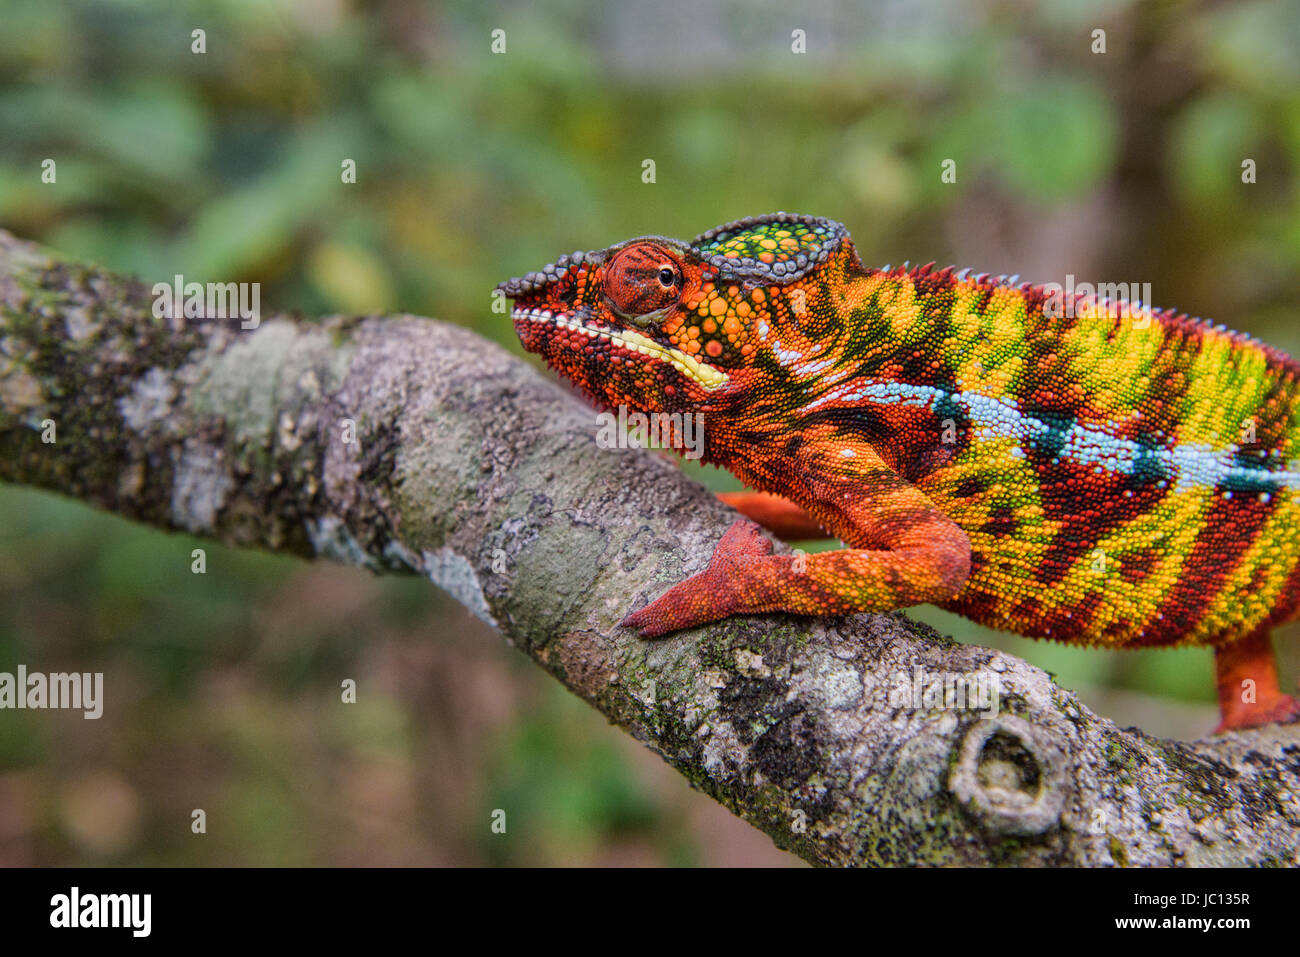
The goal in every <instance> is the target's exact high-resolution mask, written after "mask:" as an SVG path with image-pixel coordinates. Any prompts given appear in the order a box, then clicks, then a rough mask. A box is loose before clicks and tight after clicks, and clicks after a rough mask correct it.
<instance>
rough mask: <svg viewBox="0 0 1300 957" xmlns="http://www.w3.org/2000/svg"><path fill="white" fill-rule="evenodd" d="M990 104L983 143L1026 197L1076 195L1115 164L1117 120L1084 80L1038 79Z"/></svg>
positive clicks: (1009, 181)
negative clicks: (991, 113)
mask: <svg viewBox="0 0 1300 957" xmlns="http://www.w3.org/2000/svg"><path fill="white" fill-rule="evenodd" d="M992 109H993V110H994V111H995V112H994V119H993V122H992V124H991V125H990V128H989V130H988V131H987V138H986V139H985V140H984V143H983V145H984V146H985V147H986V148H987V149H988V151H989V153H990V154H991V155H993V156H995V157H996V164H997V171H998V172H999V173H1000V174H1001V175H1002V178H1003V179H1004V181H1005V182H1006V183H1007V185H1008V186H1010V187H1011V188H1012V189H1014V190H1017V191H1020V192H1023V193H1024V194H1026V195H1027V196H1028V197H1029V198H1031V199H1038V200H1058V201H1059V200H1066V199H1069V198H1071V197H1074V196H1078V195H1080V194H1082V193H1085V192H1087V191H1088V190H1090V189H1092V188H1093V187H1094V186H1096V185H1097V184H1098V183H1099V182H1100V181H1101V179H1102V178H1103V177H1104V176H1105V175H1106V174H1108V173H1109V172H1110V170H1111V167H1112V166H1113V165H1114V162H1115V153H1116V149H1117V146H1118V139H1119V130H1118V126H1119V124H1118V120H1117V118H1116V116H1115V110H1114V107H1113V106H1112V105H1111V103H1110V101H1109V100H1107V99H1106V97H1105V96H1104V95H1103V94H1102V93H1101V92H1100V91H1099V90H1098V89H1097V87H1096V86H1095V85H1094V84H1093V83H1091V82H1089V81H1082V80H1077V81H1072V80H1064V79H1045V80H1041V81H1039V82H1035V83H1032V84H1028V85H1026V86H1025V87H1024V88H1023V89H1021V90H1018V91H1017V92H1016V93H1014V94H1012V95H1010V96H1007V97H1006V98H1004V99H1001V100H999V101H998V102H997V103H996V105H995V106H993V107H992Z"/></svg>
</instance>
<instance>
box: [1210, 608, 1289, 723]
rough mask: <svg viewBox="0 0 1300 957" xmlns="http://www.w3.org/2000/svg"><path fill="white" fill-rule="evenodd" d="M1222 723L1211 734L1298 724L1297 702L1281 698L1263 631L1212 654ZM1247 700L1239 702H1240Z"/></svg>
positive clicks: (1274, 665) (1271, 657)
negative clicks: (1262, 726) (1261, 726)
mask: <svg viewBox="0 0 1300 957" xmlns="http://www.w3.org/2000/svg"><path fill="white" fill-rule="evenodd" d="M1214 676H1215V684H1216V686H1217V688H1218V692H1219V714H1220V716H1221V717H1222V720H1221V721H1220V722H1219V726H1218V727H1217V728H1215V729H1214V733H1215V734H1222V733H1223V732H1224V731H1236V730H1240V729H1242V728H1257V727H1259V726H1260V725H1265V724H1274V723H1277V724H1286V723H1289V722H1291V721H1296V720H1300V701H1297V700H1296V699H1295V698H1293V697H1291V695H1289V694H1284V693H1283V692H1282V689H1281V687H1280V686H1279V684H1278V680H1277V660H1276V659H1275V658H1274V657H1273V645H1272V642H1271V641H1270V640H1269V633H1268V631H1267V630H1266V629H1262V630H1260V631H1256V632H1254V633H1253V634H1250V635H1247V636H1246V637H1245V638H1240V639H1238V640H1237V641H1234V642H1233V643H1231V644H1229V645H1224V646H1222V647H1220V648H1216V649H1215V650H1214ZM1243 698H1244V699H1248V700H1242V699H1243Z"/></svg>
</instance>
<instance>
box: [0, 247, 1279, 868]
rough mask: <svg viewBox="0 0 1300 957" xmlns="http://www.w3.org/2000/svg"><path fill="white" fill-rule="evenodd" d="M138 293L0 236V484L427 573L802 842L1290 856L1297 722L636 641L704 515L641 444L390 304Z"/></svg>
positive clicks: (1053, 855)
mask: <svg viewBox="0 0 1300 957" xmlns="http://www.w3.org/2000/svg"><path fill="white" fill-rule="evenodd" d="M152 305H153V297H152V295H151V293H150V289H149V287H147V286H145V285H143V284H141V283H139V282H136V281H132V280H127V279H124V278H121V277H118V276H115V275H113V274H111V273H109V272H106V271H104V270H102V269H97V268H91V267H87V266H83V265H79V264H75V263H70V262H67V261H64V260H61V259H60V258H58V257H57V256H54V255H52V254H50V253H48V252H45V251H44V250H41V249H39V248H38V247H35V246H33V245H31V244H28V243H25V242H22V241H19V240H16V239H14V238H13V237H12V236H9V235H8V234H5V233H3V232H0V478H3V479H4V480H7V481H10V482H20V483H24V484H29V485H36V486H41V487H44V488H48V489H53V490H56V491H59V492H62V493H64V494H66V495H70V496H73V497H75V498H77V499H80V500H82V501H85V502H89V503H93V504H95V505H97V506H99V507H101V508H105V509H108V510H110V511H113V512H116V513H118V514H121V515H125V516H128V517H130V518H133V519H136V520H139V521H142V522H147V523H149V524H151V525H156V526H159V527H162V528H169V529H184V530H187V531H189V532H192V533H197V534H201V535H207V536H212V537H214V538H218V539H221V540H223V541H225V542H229V543H234V544H237V545H243V546H249V547H260V548H268V549H274V550H276V551H284V552H292V553H296V554H298V555H301V556H304V557H323V558H331V559H335V560H338V561H342V562H347V563H349V564H353V565H360V566H362V567H365V568H368V569H370V570H372V571H376V572H387V571H401V572H414V573H416V574H420V575H424V576H426V577H428V578H430V579H431V580H432V581H433V582H435V583H436V584H438V585H439V586H441V587H442V588H444V589H446V590H447V591H448V592H450V593H451V594H452V595H453V596H455V597H456V598H457V599H458V600H460V601H461V602H463V603H464V604H465V605H467V606H468V607H470V608H471V609H473V610H474V611H475V612H477V613H478V615H480V616H481V617H482V618H484V619H485V620H486V621H488V622H490V623H492V624H493V625H494V626H495V627H496V628H498V629H499V630H500V631H501V633H502V634H503V635H504V636H505V637H506V640H507V641H508V642H510V643H511V644H512V645H514V646H515V647H517V648H519V649H520V650H522V651H523V652H524V653H526V654H527V655H529V656H530V657H532V658H533V659H534V660H535V661H536V662H537V663H538V664H540V665H541V666H542V667H543V668H545V669H546V670H547V671H548V672H550V673H551V674H552V675H554V676H555V677H556V678H557V679H559V680H560V681H561V682H563V683H564V684H565V685H566V686H567V687H568V688H569V689H570V690H572V691H573V692H574V693H575V694H578V695H581V696H582V697H583V698H585V699H586V700H587V701H588V702H590V703H591V704H592V705H593V706H594V707H595V708H597V709H598V710H599V711H600V712H601V713H603V714H604V715H605V716H606V717H607V718H608V719H609V720H610V721H612V722H614V723H616V724H618V725H619V726H620V727H622V728H623V729H625V730H626V731H627V732H629V733H630V734H632V735H634V736H635V737H636V738H638V739H639V740H641V741H643V742H644V743H646V744H647V745H648V746H649V747H651V748H652V749H654V750H655V751H656V752H658V753H659V754H660V755H662V756H663V757H664V759H665V760H667V761H668V762H669V763H671V764H672V765H673V766H674V767H676V768H677V769H678V770H679V771H680V772H681V773H682V774H684V775H685V776H686V777H687V779H689V780H690V781H691V783H692V784H694V785H695V786H696V787H698V788H700V789H701V790H703V791H705V792H706V793H708V794H709V795H711V796H712V797H714V798H715V799H717V800H718V801H720V802H721V803H722V804H723V805H725V806H726V807H727V808H729V809H730V810H731V811H733V812H734V813H736V814H738V815H740V816H741V817H743V818H745V819H746V820H748V821H750V822H752V823H753V824H755V825H757V826H758V827H759V828H761V829H763V830H764V831H766V832H767V833H768V834H770V835H771V836H772V838H773V840H774V841H775V842H776V843H777V845H779V846H780V847H783V848H786V849H788V850H791V851H793V852H795V853H796V854H799V855H800V856H802V857H804V858H806V859H807V860H809V861H812V862H815V863H821V864H917V863H920V864H1003V865H1006V864H1020V865H1051V864H1075V865H1113V864H1120V865H1147V864H1166V865H1167V864H1175V865H1211V864H1243V863H1244V864H1296V863H1298V862H1300V860H1298V851H1297V847H1300V734H1298V733H1297V731H1296V729H1294V728H1290V729H1284V728H1269V729H1264V730H1259V731H1252V732H1247V733H1236V734H1229V735H1226V736H1223V737H1220V738H1215V739H1207V740H1203V741H1197V742H1193V743H1182V742H1176V741H1169V740H1162V739H1159V738H1155V737H1152V736H1149V735H1146V734H1144V733H1142V732H1141V731H1138V730H1136V729H1127V730H1121V729H1119V728H1116V727H1115V725H1114V724H1113V723H1112V722H1110V721H1108V720H1105V719H1104V718H1100V717H1098V716H1097V715H1094V714H1092V713H1091V712H1089V711H1088V709H1087V708H1085V707H1083V706H1082V705H1080V704H1079V702H1078V700H1077V698H1076V697H1075V695H1074V694H1073V693H1071V692H1069V691H1066V690H1064V689H1062V688H1059V687H1057V686H1056V685H1055V684H1054V683H1053V682H1052V681H1051V679H1050V678H1049V676H1048V675H1047V674H1046V673H1044V672H1043V671H1041V670H1039V669H1038V668H1034V667H1032V666H1030V665H1029V664H1027V663H1026V662H1024V661H1021V660H1019V659H1017V658H1014V657H1012V656H1010V655H1007V654H1005V653H1003V652H998V651H991V650H988V649H985V648H980V647H975V646H969V645H962V644H959V643H957V642H955V641H953V640H952V639H950V638H946V637H943V636H942V635H939V634H937V633H935V632H934V631H932V630H931V629H929V628H926V627H924V626H922V625H919V624H916V623H915V622H912V621H910V620H909V619H908V618H907V617H905V616H904V615H902V614H892V615H858V616H855V617H852V618H846V619H828V620H822V621H811V620H798V619H792V618H785V617H780V616H773V617H770V618H745V619H737V620H731V621H727V622H723V623H719V624H716V625H714V626H711V627H705V628H699V629H695V630H693V631H690V632H687V633H684V634H681V635H677V636H675V637H671V638H668V639H665V640H659V641H644V640H642V639H640V638H638V637H636V636H635V635H633V634H631V633H629V632H628V631H626V630H623V629H620V628H619V627H618V624H617V622H618V621H619V619H620V618H621V617H622V616H623V615H624V614H625V613H626V612H627V611H628V610H629V608H631V607H635V606H639V605H641V604H644V603H645V602H646V601H648V600H649V599H650V598H651V597H653V596H654V595H656V594H658V593H659V592H660V591H661V590H662V589H663V588H664V587H665V586H667V585H668V584H669V583H671V582H675V581H678V580H679V579H681V578H682V577H684V576H685V575H688V574H690V573H693V572H695V571H698V570H700V569H701V568H702V567H703V566H704V564H705V563H706V562H707V559H708V557H709V555H710V553H711V551H712V547H713V545H714V544H715V543H716V542H717V540H718V538H719V537H720V536H721V534H722V532H723V531H724V530H725V529H726V528H727V526H728V525H729V524H730V520H731V518H732V517H733V516H732V515H731V513H730V512H729V511H728V510H727V509H726V508H725V507H724V506H722V505H721V504H719V503H718V502H717V501H715V500H714V499H713V498H712V496H710V495H709V494H708V493H707V492H706V491H705V490H704V489H702V488H700V487H699V486H697V485H696V484H694V483H693V482H691V481H690V480H688V479H687V478H685V477H684V476H683V475H682V474H680V472H679V471H678V470H677V469H676V468H675V467H674V466H673V465H672V464H671V463H670V462H667V461H665V460H664V459H663V458H661V457H660V456H658V455H656V454H653V453H648V452H638V451H634V450H628V451H620V452H610V451H604V450H602V449H600V448H598V447H597V446H596V441H595V434H596V429H595V422H594V417H593V414H592V413H591V412H590V411H589V410H587V409H586V408H585V407H584V406H582V405H581V404H580V403H579V402H578V401H576V400H575V399H573V398H572V397H570V395H569V394H568V393H566V392H565V391H564V390H562V389H561V388H560V387H558V386H557V385H556V384H554V383H552V382H550V381H548V380H547V379H546V378H545V377H544V376H543V375H541V374H539V373H538V372H537V371H535V370H534V369H533V368H532V367H531V366H530V365H529V364H528V363H526V362H523V361H521V360H519V359H517V358H514V357H512V356H511V355H510V354H509V353H507V352H506V351H505V350H503V349H501V348H499V347H498V346H496V345H494V344H492V343H490V342H487V341H485V340H483V339H481V338H479V337H477V336H475V335H473V334H471V333H469V332H467V331H466V330H464V329H461V328H458V327H457V326H454V325H448V324H446V323H442V322H436V321H433V320H428V319H421V318H416V317H411V316H396V317H383V318H378V317H372V318H364V319H337V318H330V319H324V320H321V321H319V322H302V321H291V320H288V319H279V318H277V319H271V320H267V321H263V322H262V323H261V325H260V326H259V327H258V328H257V329H256V330H254V331H243V330H241V329H240V327H239V322H238V320H235V319H224V320H223V319H184V320H179V319H169V318H163V319H157V318H155V317H154V316H153V314H152ZM46 420H52V421H53V422H54V424H55V428H56V433H55V434H56V438H57V441H56V442H54V443H53V444H49V443H46V442H44V441H42V431H43V423H45V422H46ZM350 423H351V424H354V428H355V440H354V441H346V440H345V439H346V438H347V430H348V429H349V428H350V427H353V426H350ZM778 547H780V546H778ZM914 666H919V667H921V668H922V669H924V671H925V672H926V673H928V674H937V673H956V674H961V675H968V676H969V675H974V674H976V673H982V674H985V675H991V674H996V675H997V676H998V679H999V681H1000V685H1001V694H1002V697H1001V702H1000V711H999V713H998V715H997V716H996V717H993V718H984V717H981V716H980V712H978V711H974V710H960V709H944V708H942V707H934V708H924V707H921V708H914V707H907V706H903V705H901V704H899V703H898V702H897V700H895V702H894V703H893V704H891V696H890V691H891V689H893V688H895V687H896V685H897V676H898V675H900V674H905V675H909V676H910V675H911V674H912V669H913V667H914Z"/></svg>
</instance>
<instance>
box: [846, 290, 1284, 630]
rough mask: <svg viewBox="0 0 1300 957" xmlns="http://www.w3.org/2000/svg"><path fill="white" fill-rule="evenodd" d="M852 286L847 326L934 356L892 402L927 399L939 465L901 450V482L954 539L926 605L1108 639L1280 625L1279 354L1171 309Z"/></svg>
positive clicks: (996, 623) (921, 451) (1010, 624)
mask: <svg viewBox="0 0 1300 957" xmlns="http://www.w3.org/2000/svg"><path fill="white" fill-rule="evenodd" d="M864 282H865V283H867V284H868V285H870V284H872V283H876V284H877V290H876V291H875V292H874V293H868V294H867V295H866V296H865V298H864V307H863V313H862V314H863V315H864V317H865V316H870V315H872V314H873V313H876V312H877V309H876V308H873V306H872V304H871V303H872V300H873V299H874V304H875V306H876V307H878V317H877V319H876V321H883V322H885V323H887V324H888V326H889V328H890V332H889V338H890V339H891V341H893V342H895V343H899V344H904V343H913V344H921V343H923V344H924V345H923V347H922V348H921V349H920V350H918V349H916V348H912V349H911V350H910V351H911V352H916V351H921V352H923V353H924V354H927V355H930V356H934V355H939V356H945V357H950V358H948V359H947V360H946V361H944V362H943V363H942V364H941V365H940V366H939V368H937V369H936V368H934V367H933V366H931V367H928V372H927V374H925V375H916V374H909V373H908V372H906V371H905V372H903V374H902V375H901V376H900V377H899V381H897V382H896V383H895V388H894V393H895V398H896V400H897V401H899V402H907V401H909V400H911V401H917V400H919V399H921V398H922V397H924V398H925V399H926V400H927V406H928V408H929V409H930V410H931V411H932V413H933V415H934V416H935V418H937V419H939V421H937V422H935V423H933V426H937V431H938V434H940V436H941V441H940V449H941V450H943V449H945V448H946V449H947V452H948V454H940V455H938V456H936V454H935V450H934V448H933V445H932V444H931V446H930V447H929V448H924V447H917V448H914V449H911V450H906V451H904V454H903V456H902V457H903V458H905V459H908V460H909V461H910V462H911V463H913V466H912V468H911V469H908V468H907V464H906V463H900V464H901V465H903V469H902V470H903V471H904V472H906V471H914V473H917V474H914V475H913V476H911V477H912V478H913V481H915V482H916V484H917V485H918V486H920V487H921V488H922V489H923V490H924V491H925V492H926V493H927V494H928V495H929V496H930V497H931V498H932V499H933V500H934V501H935V502H936V504H937V505H938V506H939V507H940V508H941V509H943V511H945V512H946V513H948V514H949V515H950V516H952V518H953V519H954V520H955V521H956V522H957V524H958V525H960V526H961V527H962V528H963V529H964V530H965V531H966V532H967V534H968V535H969V536H970V540H971V547H972V553H973V564H972V570H971V576H970V579H969V582H968V584H967V586H966V588H965V589H964V590H963V591H962V592H961V593H960V594H959V595H958V596H957V597H956V598H955V599H954V600H953V601H951V602H950V603H949V605H948V607H950V608H951V609H952V610H954V611H957V612H959V613H961V614H963V615H966V616H968V617H971V618H973V619H975V620H978V621H981V622H984V623H987V624H989V625H991V626H993V627H997V628H1002V629H1005V630H1013V631H1017V632H1020V633H1022V634H1027V635H1031V636H1034V637H1041V638H1050V639H1055V640H1060V641H1067V642H1071V643H1083V644H1104V645H1111V646H1146V645H1173V644H1184V643H1190V644H1220V643H1223V642H1227V641H1231V640H1233V639H1234V638H1236V637H1240V636H1241V635H1243V634H1246V633H1249V632H1251V631H1253V630H1255V629H1256V628H1258V627H1260V626H1261V625H1264V624H1272V623H1276V622H1279V621H1284V620H1287V619H1289V618H1291V617H1292V616H1293V615H1294V614H1295V612H1296V608H1297V605H1300V571H1298V569H1297V564H1298V562H1297V559H1300V497H1298V494H1297V493H1298V492H1300V469H1298V466H1297V464H1296V461H1295V460H1296V459H1297V457H1298V455H1297V443H1298V442H1300V422H1298V421H1297V402H1298V400H1300V367H1298V366H1297V364H1296V362H1295V361H1294V360H1293V359H1291V358H1290V357H1289V356H1287V355H1285V354H1284V353H1282V352H1280V351H1279V350H1276V349H1272V348H1270V347H1268V346H1265V345H1263V344H1262V343H1260V342H1258V341H1256V340H1254V339H1251V338H1249V337H1247V336H1244V335H1241V334H1238V333H1234V332H1230V331H1228V330H1226V329H1224V328H1223V327H1221V326H1212V325H1210V324H1208V323H1205V322H1202V321H1200V320H1195V319H1189V318H1188V317H1186V316H1182V315H1175V314H1173V313H1171V312H1153V311H1152V310H1151V309H1150V308H1149V307H1143V306H1139V305H1133V306H1131V307H1130V306H1128V304H1126V303H1116V304H1108V303H1105V302H1101V303H1098V302H1097V301H1095V300H1093V299H1079V300H1077V301H1074V302H1072V303H1070V304H1068V305H1069V308H1061V307H1062V306H1063V305H1065V304H1063V303H1062V302H1061V301H1060V299H1059V297H1057V298H1054V297H1052V296H1051V295H1050V294H1049V293H1048V292H1047V291H1045V290H1044V289H1043V288H1042V287H1032V286H1014V285H1010V284H1007V283H1005V282H999V281H995V280H989V279H986V278H984V277H981V278H979V279H966V280H962V279H959V278H958V277H956V276H955V275H953V274H952V272H951V271H950V270H944V271H939V272H932V271H929V270H926V269H921V270H913V271H910V272H903V271H901V270H899V271H891V272H889V273H882V274H875V275H869V276H868V278H867V279H866V280H864ZM1062 313H1067V314H1065V315H1063V314H1062ZM922 327H924V331H923V332H921V331H920V330H921V328H922ZM918 333H919V335H918ZM925 347H929V348H925ZM906 348H907V347H906V346H904V349H906ZM894 365H895V366H897V365H898V363H897V361H896V360H895V363H894ZM926 389H929V390H933V391H932V392H931V393H929V394H927V393H925V392H924V390H926ZM909 391H910V393H911V394H910V395H909ZM895 434H898V433H895ZM929 434H930V435H931V436H933V435H934V434H935V433H934V432H930V433H929ZM945 440H946V442H945ZM903 445H904V447H906V445H907V443H906V442H904V443H903ZM918 465H919V467H917V466H918Z"/></svg>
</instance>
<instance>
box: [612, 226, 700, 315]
mask: <svg viewBox="0 0 1300 957" xmlns="http://www.w3.org/2000/svg"><path fill="white" fill-rule="evenodd" d="M681 290H682V267H681V266H680V265H679V264H678V262H677V259H676V258H675V257H674V256H673V255H672V254H671V253H670V252H669V251H668V250H666V249H664V248H663V247H662V246H659V245H657V244H655V243H637V244H635V245H633V246H628V247H627V248H626V249H623V250H620V251H619V252H618V253H617V254H616V255H615V256H614V258H613V259H612V260H610V262H609V265H608V266H606V267H605V297H606V298H607V299H608V300H609V304H610V306H612V307H613V309H614V311H615V312H617V313H619V315H622V316H624V317H629V318H630V317H636V316H644V315H647V314H649V313H653V312H658V311H659V310H661V309H663V308H665V307H667V306H670V305H672V304H673V303H674V302H676V301H677V299H678V298H679V297H680V296H681Z"/></svg>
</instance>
